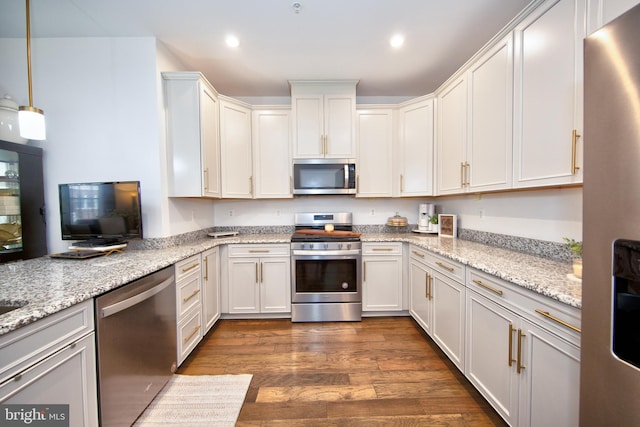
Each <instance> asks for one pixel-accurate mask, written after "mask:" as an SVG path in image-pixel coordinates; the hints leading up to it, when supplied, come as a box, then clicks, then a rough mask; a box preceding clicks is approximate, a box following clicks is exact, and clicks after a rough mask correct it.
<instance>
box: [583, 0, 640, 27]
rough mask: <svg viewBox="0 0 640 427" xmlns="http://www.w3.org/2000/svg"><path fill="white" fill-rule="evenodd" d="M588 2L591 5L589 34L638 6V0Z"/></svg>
mask: <svg viewBox="0 0 640 427" xmlns="http://www.w3.org/2000/svg"><path fill="white" fill-rule="evenodd" d="M587 4H588V6H589V11H588V13H587V16H588V18H589V28H588V34H591V33H593V32H594V31H597V30H598V29H599V28H601V27H602V26H603V25H606V24H608V23H609V22H611V21H613V20H614V19H615V18H617V17H618V16H620V15H622V14H623V13H624V12H626V11H628V10H629V9H631V8H632V7H633V6H636V5H637V4H638V0H589V1H588V2H587Z"/></svg>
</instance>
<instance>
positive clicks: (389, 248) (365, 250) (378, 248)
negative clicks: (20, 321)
mask: <svg viewBox="0 0 640 427" xmlns="http://www.w3.org/2000/svg"><path fill="white" fill-rule="evenodd" d="M362 255H402V243H396V242H380V243H363V244H362Z"/></svg>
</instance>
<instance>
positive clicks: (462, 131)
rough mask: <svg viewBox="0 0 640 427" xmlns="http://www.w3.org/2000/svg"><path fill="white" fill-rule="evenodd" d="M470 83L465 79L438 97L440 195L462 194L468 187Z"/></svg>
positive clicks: (453, 83)
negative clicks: (467, 157)
mask: <svg viewBox="0 0 640 427" xmlns="http://www.w3.org/2000/svg"><path fill="white" fill-rule="evenodd" d="M466 150H467V80H466V78H465V77H464V76H463V77H461V78H459V79H457V80H455V81H453V82H452V83H451V84H450V85H448V86H447V87H445V88H444V89H443V90H442V92H440V94H439V95H438V150H437V159H438V194H455V193H462V192H464V191H465V190H466V186H467V185H468V179H467V178H468V167H467V166H468V163H467V160H466Z"/></svg>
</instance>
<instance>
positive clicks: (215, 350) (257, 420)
mask: <svg viewBox="0 0 640 427" xmlns="http://www.w3.org/2000/svg"><path fill="white" fill-rule="evenodd" d="M178 373H181V374H187V375H205V374H207V375H217V374H244V373H248V374H252V375H253V379H252V381H251V384H250V386H249V390H248V392H247V396H246V398H245V402H244V405H243V407H242V410H241V412H240V416H239V418H238V423H237V425H238V426H245V427H252V426H261V427H267V426H274V427H276V426H287V427H291V426H304V427H313V426H322V427H327V426H340V427H344V426H347V427H349V426H358V427H359V426H367V427H370V426H374V427H375V426H435V427H438V426H452V427H469V426H473V427H475V426H480V427H484V426H500V427H504V426H506V424H505V423H504V422H503V420H502V419H501V418H500V416H499V415H498V414H497V413H496V412H495V411H494V410H493V409H492V408H491V407H490V405H489V404H488V403H487V402H486V400H484V398H483V397H482V396H481V395H480V394H479V393H478V391H477V390H475V388H474V387H473V386H472V385H471V384H470V383H469V382H468V381H467V379H466V378H465V377H464V375H463V374H462V373H461V372H460V371H459V370H458V369H457V368H455V366H454V365H453V364H452V363H451V361H450V360H449V359H447V357H446V356H445V355H444V353H443V352H442V351H441V350H440V349H439V348H438V347H437V345H436V344H435V343H434V342H433V341H432V340H431V338H429V337H428V336H426V335H425V334H424V332H423V331H422V330H421V329H420V327H419V326H418V325H417V324H416V323H415V322H414V321H413V319H411V318H409V317H382V318H365V319H363V320H362V322H324V323H323V322H320V323H292V322H291V321H290V320H288V319H269V320H227V319H225V320H221V321H218V322H217V324H216V326H215V327H214V328H213V329H212V331H211V332H210V333H209V334H208V335H207V336H206V337H205V338H204V339H203V341H202V342H201V343H200V345H199V346H198V347H197V348H196V350H195V351H194V352H193V353H192V354H191V356H190V357H189V358H188V359H187V360H186V361H185V362H184V363H183V364H182V366H181V367H180V368H179V370H178Z"/></svg>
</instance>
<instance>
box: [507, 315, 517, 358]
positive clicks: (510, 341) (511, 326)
mask: <svg viewBox="0 0 640 427" xmlns="http://www.w3.org/2000/svg"><path fill="white" fill-rule="evenodd" d="M514 332H516V328H514V327H513V325H512V324H511V323H509V359H508V360H509V366H512V365H513V362H515V361H516V359H514V358H513V333H514Z"/></svg>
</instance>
